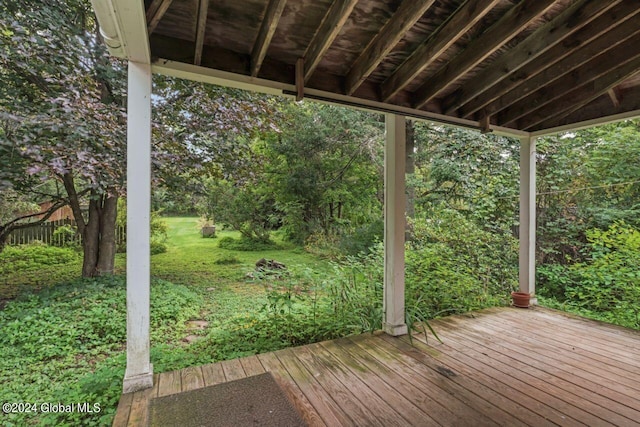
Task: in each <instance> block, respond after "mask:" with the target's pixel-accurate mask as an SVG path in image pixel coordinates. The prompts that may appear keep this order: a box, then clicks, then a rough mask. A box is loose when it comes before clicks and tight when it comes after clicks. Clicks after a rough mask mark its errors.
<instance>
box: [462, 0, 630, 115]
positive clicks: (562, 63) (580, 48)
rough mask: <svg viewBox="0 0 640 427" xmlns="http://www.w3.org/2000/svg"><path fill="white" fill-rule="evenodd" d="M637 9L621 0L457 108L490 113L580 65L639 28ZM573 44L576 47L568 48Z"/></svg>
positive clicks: (470, 113)
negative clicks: (526, 64) (513, 72)
mask: <svg viewBox="0 0 640 427" xmlns="http://www.w3.org/2000/svg"><path fill="white" fill-rule="evenodd" d="M639 13H640V8H638V7H637V5H635V4H633V3H631V2H623V3H620V4H619V5H618V6H616V7H615V8H613V9H611V10H610V11H609V12H607V13H606V14H604V15H603V16H601V17H600V18H599V19H597V20H595V21H593V22H591V23H590V24H589V25H588V26H586V27H583V28H582V29H580V30H579V31H577V32H575V33H574V34H572V35H571V36H570V37H567V38H566V39H564V40H563V41H562V43H559V44H557V45H556V46H554V47H553V48H552V49H550V50H549V51H547V52H546V53H545V54H544V55H543V56H541V57H540V58H539V59H538V60H537V61H534V62H533V63H530V64H529V65H528V66H527V67H526V68H525V69H523V70H522V71H519V72H517V73H515V74H512V75H511V76H510V77H509V78H507V79H504V80H502V81H501V82H500V83H499V84H494V85H493V86H491V87H490V88H489V89H487V90H485V91H484V92H483V93H482V94H480V95H478V96H476V97H475V98H474V99H472V100H471V101H469V102H468V103H467V104H465V105H463V106H462V107H461V108H460V109H459V115H460V116H461V117H471V115H472V114H473V113H475V112H477V111H479V110H481V109H482V110H483V112H484V114H489V115H493V114H495V113H497V112H499V111H501V110H503V109H505V108H507V107H508V106H509V105H511V104H513V103H514V102H516V101H518V100H519V99H521V98H523V97H525V96H527V95H528V94H530V93H532V92H534V91H535V90H537V89H538V88H540V87H542V86H544V85H545V84H549V83H550V82H552V81H553V80H554V79H555V78H560V77H562V76H563V75H564V74H566V73H567V72H569V71H571V70H573V69H575V68H577V67H579V66H581V65H582V64H584V63H585V62H587V61H589V60H590V59H591V58H593V57H594V56H595V55H598V54H600V53H602V52H604V51H605V50H608V49H611V48H613V47H615V45H616V44H617V43H619V42H622V41H624V40H626V39H627V38H629V37H631V36H633V35H634V34H636V33H638V32H640V26H638V23H637V22H636V21H635V20H633V19H630V18H632V17H634V16H636V15H638V14H639ZM566 46H575V47H576V49H577V50H573V49H567V48H566Z"/></svg>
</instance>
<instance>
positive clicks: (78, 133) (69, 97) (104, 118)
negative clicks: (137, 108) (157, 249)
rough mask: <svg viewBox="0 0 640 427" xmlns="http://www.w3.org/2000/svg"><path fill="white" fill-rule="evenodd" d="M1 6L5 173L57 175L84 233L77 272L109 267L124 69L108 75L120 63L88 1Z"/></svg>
mask: <svg viewBox="0 0 640 427" xmlns="http://www.w3.org/2000/svg"><path fill="white" fill-rule="evenodd" d="M0 14H1V15H0V37H2V45H3V48H2V50H0V66H1V67H2V68H1V69H2V73H0V79H1V84H0V86H2V89H0V91H1V92H2V93H1V95H2V96H0V99H1V100H2V101H0V117H1V118H2V120H3V121H4V122H5V129H6V130H5V132H3V134H2V140H1V141H2V145H3V150H2V152H3V154H5V153H17V155H19V156H20V157H21V160H20V161H16V162H11V161H7V160H5V161H4V162H6V163H8V164H9V166H10V169H9V173H12V176H9V177H7V176H6V175H5V176H4V177H3V178H4V181H5V182H6V181H9V182H10V183H11V184H13V186H14V187H15V188H16V189H17V190H18V191H20V190H22V191H25V190H28V187H29V184H31V182H30V180H23V179H15V178H16V176H20V174H24V173H25V172H26V174H27V175H29V176H30V177H33V178H39V179H43V180H48V179H51V178H54V179H56V180H58V181H59V182H60V183H61V184H62V185H63V186H64V188H65V190H66V197H67V200H66V202H67V203H69V205H70V206H71V208H72V210H73V212H74V216H75V218H76V221H77V223H78V230H79V232H80V233H81V234H82V237H83V249H84V263H83V268H82V273H83V275H84V276H94V275H97V274H101V273H105V272H106V273H109V272H112V271H113V260H114V254H115V218H116V203H117V197H118V194H119V192H120V191H121V190H122V187H123V184H124V183H123V179H122V178H123V177H122V175H121V174H120V173H119V171H120V168H121V166H122V159H123V158H124V144H123V140H124V136H123V126H122V124H123V122H124V110H123V108H122V105H123V103H124V101H123V95H124V91H123V86H122V84H119V83H121V82H122V81H123V79H122V78H120V79H118V78H114V77H116V76H118V75H119V74H122V71H123V70H122V66H121V64H119V63H117V62H114V61H111V60H110V59H109V58H108V56H107V55H106V52H105V50H104V48H103V47H102V44H101V43H100V42H99V40H98V39H97V35H96V34H97V33H96V30H95V19H94V18H93V16H92V14H91V12H90V8H89V5H88V3H87V2H83V1H73V2H66V3H64V4H62V3H58V2H35V1H25V2H18V3H3V5H2V7H1V8H0ZM7 130H9V131H7ZM25 167H26V169H25ZM9 173H7V175H8V174H9ZM7 178H9V179H7ZM10 178H13V179H10ZM85 194H86V195H87V196H88V213H87V214H86V216H85V213H84V212H83V210H82V207H81V205H82V201H81V200H82V196H83V195H85Z"/></svg>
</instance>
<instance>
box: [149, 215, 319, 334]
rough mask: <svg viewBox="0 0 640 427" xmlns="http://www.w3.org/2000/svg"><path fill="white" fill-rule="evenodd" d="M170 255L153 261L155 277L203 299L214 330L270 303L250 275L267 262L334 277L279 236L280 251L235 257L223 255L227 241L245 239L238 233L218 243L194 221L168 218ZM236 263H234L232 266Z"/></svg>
mask: <svg viewBox="0 0 640 427" xmlns="http://www.w3.org/2000/svg"><path fill="white" fill-rule="evenodd" d="M164 220H165V221H166V222H167V225H168V231H167V241H166V245H167V252H165V253H162V254H157V255H154V256H152V257H151V275H152V276H154V277H158V278H162V279H165V280H167V281H170V282H172V283H176V284H182V285H186V286H188V287H189V288H191V289H193V290H194V291H196V292H198V293H199V294H200V295H201V296H202V298H203V312H202V313H201V318H202V319H203V320H207V321H209V322H210V323H211V326H212V327H214V326H215V325H216V324H219V323H220V322H222V323H224V320H225V319H228V318H229V317H231V316H242V315H245V314H247V313H250V312H255V311H256V310H258V309H259V308H260V307H262V305H264V303H265V297H264V292H265V291H264V287H263V286H262V285H261V284H258V283H256V282H255V281H254V280H252V279H251V277H248V273H251V272H253V271H254V270H255V263H256V261H258V260H259V259H261V258H265V259H273V260H276V261H279V262H282V263H284V264H285V265H286V266H287V268H288V269H290V270H292V271H299V270H301V269H312V270H313V271H315V272H316V273H318V274H325V273H329V272H330V271H331V270H330V266H329V264H328V263H327V262H326V261H324V260H321V259H318V258H317V257H315V256H313V255H311V254H308V253H306V252H304V250H303V249H302V248H299V247H295V246H292V245H291V244H288V243H286V242H282V241H281V240H280V239H278V238H277V236H274V241H275V242H276V243H277V244H278V248H277V249H271V250H266V251H233V250H227V249H221V248H219V247H218V242H219V241H220V239H221V238H223V237H226V236H228V237H233V238H239V237H240V233H238V232H236V231H227V230H222V231H217V233H216V235H217V237H216V238H203V237H202V236H201V235H200V230H199V229H198V227H197V218H194V217H167V218H164ZM230 262H233V263H230Z"/></svg>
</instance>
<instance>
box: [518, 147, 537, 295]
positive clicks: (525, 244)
mask: <svg viewBox="0 0 640 427" xmlns="http://www.w3.org/2000/svg"><path fill="white" fill-rule="evenodd" d="M519 267H520V271H519V281H520V292H528V293H530V294H531V303H532V304H534V303H535V293H536V140H535V138H533V137H524V138H521V139H520V254H519Z"/></svg>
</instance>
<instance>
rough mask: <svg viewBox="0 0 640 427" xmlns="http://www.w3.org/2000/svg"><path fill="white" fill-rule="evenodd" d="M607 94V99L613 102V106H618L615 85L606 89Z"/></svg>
mask: <svg viewBox="0 0 640 427" xmlns="http://www.w3.org/2000/svg"><path fill="white" fill-rule="evenodd" d="M607 95H609V99H610V100H611V102H612V103H613V106H614V107H616V108H620V94H619V93H618V91H617V90H616V88H615V87H612V88H611V89H609V90H608V91H607Z"/></svg>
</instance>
